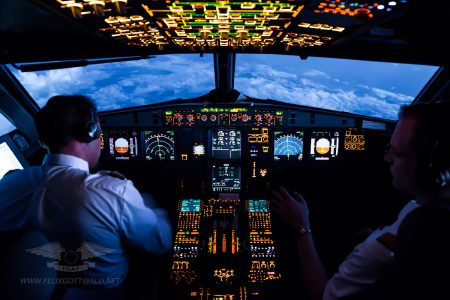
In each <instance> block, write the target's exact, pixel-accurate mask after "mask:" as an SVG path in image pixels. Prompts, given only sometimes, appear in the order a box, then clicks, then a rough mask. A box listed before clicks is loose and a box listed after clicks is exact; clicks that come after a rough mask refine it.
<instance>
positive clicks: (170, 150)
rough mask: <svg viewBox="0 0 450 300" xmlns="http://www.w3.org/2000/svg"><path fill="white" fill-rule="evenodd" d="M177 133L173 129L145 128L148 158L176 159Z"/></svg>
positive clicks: (145, 145) (145, 144)
mask: <svg viewBox="0 0 450 300" xmlns="http://www.w3.org/2000/svg"><path fill="white" fill-rule="evenodd" d="M174 136H175V133H174V131H173V130H163V131H156V130H145V131H144V152H145V159H146V160H156V161H158V160H175V140H174Z"/></svg>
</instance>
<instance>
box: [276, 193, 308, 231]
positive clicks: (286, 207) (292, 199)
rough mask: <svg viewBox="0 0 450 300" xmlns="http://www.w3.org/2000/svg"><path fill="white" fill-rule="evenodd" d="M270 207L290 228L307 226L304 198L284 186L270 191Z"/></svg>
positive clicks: (306, 208)
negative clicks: (271, 198)
mask: <svg viewBox="0 0 450 300" xmlns="http://www.w3.org/2000/svg"><path fill="white" fill-rule="evenodd" d="M272 194H273V196H274V198H273V201H272V209H273V211H274V212H275V213H277V214H278V215H279V216H280V217H281V218H282V219H283V220H284V222H286V224H287V225H288V226H290V227H292V228H299V227H305V228H309V227H310V224H309V211H308V206H307V204H306V201H305V199H303V197H302V195H300V194H299V193H297V192H293V193H289V192H288V191H287V190H286V189H285V188H284V187H282V186H281V187H279V188H278V189H275V190H273V191H272Z"/></svg>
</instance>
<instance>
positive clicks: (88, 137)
mask: <svg viewBox="0 0 450 300" xmlns="http://www.w3.org/2000/svg"><path fill="white" fill-rule="evenodd" d="M84 133H85V134H84V136H85V139H84V141H85V142H86V143H90V142H92V141H93V140H96V139H98V138H99V137H100V128H99V126H98V124H97V123H96V122H94V121H89V122H88V123H87V124H86V128H85V131H84Z"/></svg>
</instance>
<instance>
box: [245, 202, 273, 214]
mask: <svg viewBox="0 0 450 300" xmlns="http://www.w3.org/2000/svg"><path fill="white" fill-rule="evenodd" d="M248 211H249V212H268V211H269V208H268V207H267V201H266V200H248Z"/></svg>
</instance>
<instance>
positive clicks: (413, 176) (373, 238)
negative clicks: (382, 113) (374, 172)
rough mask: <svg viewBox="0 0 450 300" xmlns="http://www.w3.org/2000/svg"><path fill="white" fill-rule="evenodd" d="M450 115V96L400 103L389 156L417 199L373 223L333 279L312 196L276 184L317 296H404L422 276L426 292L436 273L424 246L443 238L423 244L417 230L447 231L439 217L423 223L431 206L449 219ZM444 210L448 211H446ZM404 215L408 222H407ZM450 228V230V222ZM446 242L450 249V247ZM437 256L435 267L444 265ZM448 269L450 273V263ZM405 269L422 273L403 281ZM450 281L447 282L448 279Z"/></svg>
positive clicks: (277, 200) (277, 201)
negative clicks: (312, 214) (315, 229)
mask: <svg viewBox="0 0 450 300" xmlns="http://www.w3.org/2000/svg"><path fill="white" fill-rule="evenodd" d="M448 116H450V105H449V104H444V103H437V104H415V105H410V106H404V107H402V108H401V111H400V114H399V117H400V120H399V122H398V124H397V126H396V127H395V130H394V133H393V135H392V137H391V141H390V144H389V145H388V147H387V150H386V154H385V161H386V162H388V163H389V165H390V170H391V173H392V184H393V186H394V187H395V188H397V189H398V190H400V191H402V192H405V193H408V194H411V195H413V196H414V197H415V200H413V201H410V202H409V203H407V204H406V205H405V207H404V208H403V209H402V210H401V211H400V213H399V216H398V219H397V220H396V222H394V223H393V224H391V225H390V226H385V227H383V228H382V229H378V230H375V231H373V232H372V233H371V234H370V235H369V237H368V238H367V239H366V240H365V241H364V242H362V243H361V244H359V245H357V246H356V247H355V249H354V250H353V251H352V252H351V253H350V254H349V255H348V256H347V257H346V258H345V260H344V262H342V264H341V265H340V266H339V269H338V271H337V273H336V274H334V275H333V276H332V277H331V278H330V279H328V278H327V275H326V272H325V270H324V267H323V264H322V262H321V260H320V258H319V256H318V253H317V251H316V248H315V245H314V242H313V237H312V232H311V228H310V222H309V212H308V207H307V203H306V201H305V199H304V198H303V197H302V196H301V195H300V194H299V193H297V192H293V193H291V192H289V191H287V190H286V189H285V188H284V187H280V188H278V189H276V190H274V191H273V195H274V199H273V203H272V204H273V209H274V211H275V212H276V213H277V214H279V215H280V216H281V217H282V219H283V220H284V221H285V222H286V223H287V225H288V226H290V227H292V228H295V230H296V232H297V235H296V238H297V245H298V257H299V261H300V264H301V273H302V275H303V278H304V280H305V286H306V288H307V292H308V294H309V295H310V298H311V299H312V300H319V299H326V300H330V299H395V298H396V297H398V295H399V294H396V293H400V295H403V296H404V295H405V294H408V295H414V293H415V292H414V289H409V290H407V286H410V285H411V282H414V283H416V287H417V290H420V291H422V292H424V294H426V293H427V292H428V291H429V287H430V286H431V285H428V287H427V288H420V287H421V286H422V287H423V286H424V285H423V284H422V285H420V283H419V282H420V281H423V280H424V277H426V276H430V275H429V274H430V272H431V273H433V272H432V270H433V269H432V268H431V267H430V266H429V262H427V261H426V260H425V259H424V257H423V256H421V255H420V252H421V251H422V250H424V249H428V252H427V253H429V254H430V257H432V256H433V254H432V253H433V251H434V250H432V249H436V248H430V247H429V246H430V245H437V244H432V242H431V241H430V239H431V238H430V239H428V240H427V241H428V242H429V244H424V243H423V241H421V240H420V239H419V238H418V235H416V234H415V233H416V232H422V235H423V236H428V237H429V236H430V233H429V232H428V233H425V232H424V230H423V228H430V227H440V230H441V231H439V232H440V233H442V232H443V231H442V230H443V229H442V226H437V225H436V226H432V225H431V224H434V223H433V222H428V223H427V226H425V225H424V224H423V223H424V222H426V221H424V220H427V221H431V220H432V217H431V216H432V215H433V214H431V213H430V210H431V211H432V212H434V213H435V214H436V215H439V216H440V217H441V219H440V220H442V222H441V223H446V224H450V207H449V205H450V187H449V184H450V157H449V152H450V145H449V143H450V127H449V126H448V121H447V120H448ZM444 207H447V209H445V208H444ZM422 210H425V212H422ZM436 211H438V212H439V213H437V212H436ZM442 215H447V218H443V217H442ZM413 217H414V218H413ZM403 221H405V222H404V223H402V222H403ZM407 225H408V226H407ZM399 228H400V229H399ZM419 229H420V230H419ZM434 229H436V228H434ZM446 230H447V231H446V232H447V235H446V236H447V237H448V236H449V234H450V225H448V226H447V228H446ZM435 240H436V239H435ZM440 241H442V242H446V239H443V238H442V237H441V239H440ZM447 244H448V243H447ZM418 245H421V247H418ZM411 247H415V248H416V251H413V252H409V251H410V250H409V249H410V248H411ZM445 249H447V250H449V251H450V249H449V248H448V247H447V248H445ZM441 252H442V251H441ZM408 253H409V254H408ZM412 253H413V254H412ZM422 253H423V251H422ZM439 253H440V252H439ZM447 253H448V251H447ZM435 254H437V253H435ZM442 257H443V256H441V258H442ZM445 257H448V255H445ZM415 260H416V261H421V262H422V263H419V264H418V265H419V266H420V267H421V269H419V268H416V267H417V265H416V264H414V263H413V262H414V261H415ZM437 260H438V259H436V263H435V264H434V266H433V267H436V266H438V265H439V263H437ZM446 260H447V261H448V260H449V259H448V258H447V259H446ZM449 268H450V266H449ZM421 271H428V272H421ZM446 272H447V273H448V269H447V270H446ZM434 273H436V272H434ZM401 275H402V276H403V275H407V276H403V278H408V279H412V278H415V280H414V281H411V280H403V279H402V280H401V281H399V280H398V278H400V277H401ZM434 277H436V276H434ZM427 282H432V280H428V281H427ZM414 283H413V284H412V285H414ZM444 286H448V282H447V283H444ZM411 291H412V292H411ZM424 294H422V295H421V296H424ZM401 298H404V299H410V298H408V297H401ZM414 299H435V298H427V297H425V298H420V297H419V298H414ZM445 299H449V298H445Z"/></svg>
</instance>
